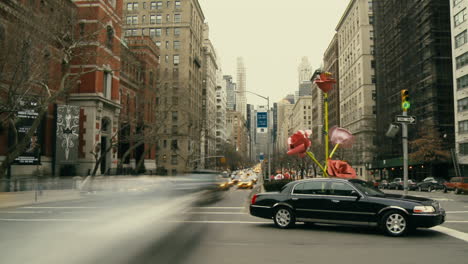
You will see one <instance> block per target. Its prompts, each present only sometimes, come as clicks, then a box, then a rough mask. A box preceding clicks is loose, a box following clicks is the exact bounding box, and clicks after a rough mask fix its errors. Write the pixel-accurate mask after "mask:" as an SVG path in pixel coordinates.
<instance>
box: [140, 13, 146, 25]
mask: <svg viewBox="0 0 468 264" xmlns="http://www.w3.org/2000/svg"><path fill="white" fill-rule="evenodd" d="M141 23H142V24H145V23H146V16H145V15H143V16H142V17H141Z"/></svg>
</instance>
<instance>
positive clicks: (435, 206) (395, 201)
mask: <svg viewBox="0 0 468 264" xmlns="http://www.w3.org/2000/svg"><path fill="white" fill-rule="evenodd" d="M250 214H251V215H253V216H257V217H262V218H267V219H272V218H273V221H274V222H275V224H276V226H278V227H280V228H289V227H292V226H293V225H294V224H295V223H296V222H305V223H329V224H345V225H370V226H379V227H380V228H381V229H382V230H383V231H384V232H385V233H386V234H388V235H390V236H402V235H404V234H405V233H407V232H408V231H409V230H411V229H414V228H417V227H433V226H436V225H440V224H442V223H443V222H444V221H445V211H444V209H442V208H441V207H440V205H439V203H438V202H437V201H434V200H431V199H427V198H423V197H416V196H405V195H395V194H386V193H383V192H381V191H380V190H378V189H376V188H374V187H373V186H372V184H370V183H368V182H365V181H362V180H358V179H340V178H316V179H308V180H300V181H294V182H290V183H288V184H286V185H285V186H284V187H283V188H282V189H281V191H280V192H267V193H259V194H256V195H254V196H253V197H252V201H251V205H250Z"/></svg>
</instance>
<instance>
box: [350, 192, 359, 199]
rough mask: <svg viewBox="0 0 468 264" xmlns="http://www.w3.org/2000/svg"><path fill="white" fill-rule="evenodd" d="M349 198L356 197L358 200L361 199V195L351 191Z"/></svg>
mask: <svg viewBox="0 0 468 264" xmlns="http://www.w3.org/2000/svg"><path fill="white" fill-rule="evenodd" d="M351 196H354V197H356V198H358V199H359V198H361V195H360V194H359V193H358V192H356V191H351Z"/></svg>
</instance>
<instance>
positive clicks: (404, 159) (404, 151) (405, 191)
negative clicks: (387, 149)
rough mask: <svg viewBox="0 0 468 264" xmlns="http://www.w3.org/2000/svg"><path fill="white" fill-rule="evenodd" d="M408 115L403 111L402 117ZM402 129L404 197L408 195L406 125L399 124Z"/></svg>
mask: <svg viewBox="0 0 468 264" xmlns="http://www.w3.org/2000/svg"><path fill="white" fill-rule="evenodd" d="M407 115H408V113H407V112H406V111H403V116H407ZM401 128H402V135H401V138H402V143H403V189H404V193H405V195H407V194H408V125H407V124H406V123H402V124H401Z"/></svg>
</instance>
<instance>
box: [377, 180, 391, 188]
mask: <svg viewBox="0 0 468 264" xmlns="http://www.w3.org/2000/svg"><path fill="white" fill-rule="evenodd" d="M388 184H389V183H388V181H387V180H382V181H381V182H380V183H379V189H388Z"/></svg>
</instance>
